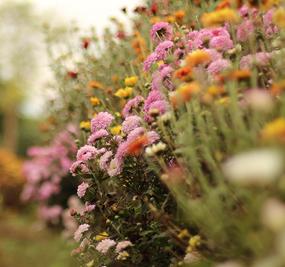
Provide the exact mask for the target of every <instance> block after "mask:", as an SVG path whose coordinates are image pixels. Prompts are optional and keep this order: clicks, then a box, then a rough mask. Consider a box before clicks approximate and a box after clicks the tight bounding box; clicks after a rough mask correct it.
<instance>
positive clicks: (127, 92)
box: [114, 87, 133, 98]
mask: <svg viewBox="0 0 285 267" xmlns="http://www.w3.org/2000/svg"><path fill="white" fill-rule="evenodd" d="M132 93H133V88H132V87H125V88H120V89H118V90H117V91H116V92H115V94H114V95H115V96H117V97H119V98H127V97H130V96H131V95H132Z"/></svg>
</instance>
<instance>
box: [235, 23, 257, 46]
mask: <svg viewBox="0 0 285 267" xmlns="http://www.w3.org/2000/svg"><path fill="white" fill-rule="evenodd" d="M253 33H254V25H253V23H252V21H251V20H249V19H247V20H245V21H243V22H242V23H241V24H240V25H239V26H238V28H237V39H238V41H241V42H244V41H247V40H248V39H249V37H250V36H251V35H252V34H253Z"/></svg>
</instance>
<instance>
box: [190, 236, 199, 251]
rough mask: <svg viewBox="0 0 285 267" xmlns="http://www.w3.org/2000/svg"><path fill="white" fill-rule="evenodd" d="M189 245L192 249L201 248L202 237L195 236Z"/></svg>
mask: <svg viewBox="0 0 285 267" xmlns="http://www.w3.org/2000/svg"><path fill="white" fill-rule="evenodd" d="M189 245H190V246H191V247H192V248H196V247H199V246H200V245H201V237H200V236H199V235H194V236H192V237H191V238H190V239H189Z"/></svg>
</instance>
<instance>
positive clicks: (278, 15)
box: [273, 7, 285, 28]
mask: <svg viewBox="0 0 285 267" xmlns="http://www.w3.org/2000/svg"><path fill="white" fill-rule="evenodd" d="M273 22H274V23H275V24H276V25H277V26H279V27H281V28H285V9H284V8H282V7H280V8H278V9H277V10H276V11H275V12H274V14H273Z"/></svg>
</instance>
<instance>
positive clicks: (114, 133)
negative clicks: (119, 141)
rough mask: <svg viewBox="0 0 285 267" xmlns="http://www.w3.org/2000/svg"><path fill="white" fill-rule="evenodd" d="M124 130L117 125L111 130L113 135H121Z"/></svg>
mask: <svg viewBox="0 0 285 267" xmlns="http://www.w3.org/2000/svg"><path fill="white" fill-rule="evenodd" d="M121 130H122V126H121V125H117V126H114V127H112V128H111V133H112V134H113V135H119V134H120V133H121Z"/></svg>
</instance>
